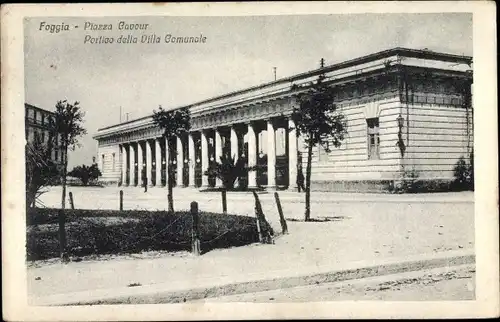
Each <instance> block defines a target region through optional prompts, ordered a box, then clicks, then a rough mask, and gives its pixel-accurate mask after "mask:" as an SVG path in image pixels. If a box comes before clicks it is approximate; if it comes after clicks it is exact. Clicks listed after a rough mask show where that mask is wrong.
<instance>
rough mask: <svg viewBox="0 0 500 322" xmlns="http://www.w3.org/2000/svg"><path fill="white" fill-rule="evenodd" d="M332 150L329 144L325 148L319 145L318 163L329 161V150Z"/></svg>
mask: <svg viewBox="0 0 500 322" xmlns="http://www.w3.org/2000/svg"><path fill="white" fill-rule="evenodd" d="M329 148H330V144H329V142H326V145H325V146H323V145H321V144H319V145H318V161H319V162H327V161H328V152H327V149H329Z"/></svg>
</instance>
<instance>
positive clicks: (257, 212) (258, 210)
mask: <svg viewBox="0 0 500 322" xmlns="http://www.w3.org/2000/svg"><path fill="white" fill-rule="evenodd" d="M252 192H253V196H254V198H255V218H256V220H257V233H258V234H259V242H260V243H262V242H263V240H264V239H263V238H262V230H261V229H260V216H261V213H262V207H261V204H260V201H259V196H257V193H256V192H255V191H252Z"/></svg>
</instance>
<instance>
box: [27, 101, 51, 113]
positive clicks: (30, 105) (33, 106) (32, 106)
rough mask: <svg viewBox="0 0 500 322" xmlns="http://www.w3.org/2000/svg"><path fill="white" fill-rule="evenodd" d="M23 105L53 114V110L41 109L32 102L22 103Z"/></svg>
mask: <svg viewBox="0 0 500 322" xmlns="http://www.w3.org/2000/svg"><path fill="white" fill-rule="evenodd" d="M24 107H29V108H33V109H35V110H39V111H43V112H45V113H48V114H54V112H53V111H49V110H46V109H43V108H41V107H38V106H35V105H33V104H29V103H24Z"/></svg>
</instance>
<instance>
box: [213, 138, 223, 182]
mask: <svg viewBox="0 0 500 322" xmlns="http://www.w3.org/2000/svg"><path fill="white" fill-rule="evenodd" d="M221 156H222V137H221V134H220V131H219V129H215V160H214V163H215V162H220V158H221ZM215 187H216V188H222V180H221V179H220V178H215Z"/></svg>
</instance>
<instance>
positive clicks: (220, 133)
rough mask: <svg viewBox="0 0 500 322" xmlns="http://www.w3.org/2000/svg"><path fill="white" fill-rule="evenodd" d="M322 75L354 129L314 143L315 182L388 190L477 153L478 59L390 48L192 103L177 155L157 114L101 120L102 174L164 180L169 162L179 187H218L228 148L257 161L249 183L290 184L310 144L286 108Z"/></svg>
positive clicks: (115, 180)
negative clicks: (213, 171) (214, 171)
mask: <svg viewBox="0 0 500 322" xmlns="http://www.w3.org/2000/svg"><path fill="white" fill-rule="evenodd" d="M319 75H324V76H325V81H326V82H328V84H329V85H330V86H332V87H334V88H335V92H336V93H337V98H336V102H337V106H338V108H339V109H340V111H341V112H342V113H344V114H345V115H346V117H347V121H348V135H347V137H346V139H345V141H344V142H343V144H342V146H341V147H340V148H333V149H331V151H330V152H327V151H326V150H325V149H324V148H322V147H315V149H314V155H313V165H312V167H313V172H312V189H313V190H325V191H329V190H337V191H345V190H353V189H354V190H357V191H360V190H365V191H366V190H369V191H373V190H380V189H386V188H387V187H389V186H390V185H391V184H394V182H397V181H400V180H401V179H402V178H403V176H405V175H407V174H408V173H409V172H411V173H413V174H417V175H418V177H419V179H421V180H432V181H449V180H452V179H453V167H454V165H455V163H456V162H457V160H458V159H459V158H460V157H461V156H464V157H466V158H467V157H468V156H469V154H470V153H471V152H472V142H473V129H472V125H473V119H472V115H473V114H472V104H471V102H472V100H471V92H472V57H467V56H461V55H453V54H445V53H437V52H433V51H428V50H414V49H405V48H394V49H390V50H386V51H382V52H378V53H374V54H371V55H367V56H364V57H360V58H356V59H352V60H348V61H345V62H342V63H338V64H334V65H329V66H324V67H322V68H319V69H315V70H311V71H308V72H304V73H301V74H297V75H294V76H291V77H287V78H283V79H278V80H276V81H273V82H269V83H266V84H262V85H258V86H254V87H251V88H247V89H244V90H240V91H235V92H230V93H227V94H225V95H221V96H218V97H214V98H210V99H207V100H204V101H201V102H197V103H193V104H191V105H188V106H187V107H188V108H189V109H190V112H191V118H192V122H191V132H190V133H189V135H187V136H186V137H178V138H177V139H176V143H175V151H174V153H171V155H167V152H166V149H165V139H164V138H162V137H161V133H162V132H161V130H160V129H159V128H158V127H157V126H155V124H154V123H153V120H152V116H151V115H149V116H146V117H142V118H139V119H135V120H132V121H128V122H123V123H120V124H116V125H112V126H108V127H104V128H101V129H99V130H98V132H97V134H96V135H95V136H94V138H95V139H96V140H97V141H98V158H99V160H98V162H99V167H100V169H101V171H102V173H103V176H102V180H103V181H104V182H106V183H109V184H119V185H124V186H136V185H138V183H139V185H140V183H141V182H142V181H141V180H142V178H141V176H142V174H143V173H146V177H147V182H148V184H149V185H150V186H164V185H165V182H166V175H167V174H166V164H167V163H170V164H173V165H174V167H175V168H176V182H177V185H178V186H190V187H208V186H219V185H221V182H219V181H218V180H211V178H208V177H207V176H204V175H203V173H204V170H205V169H207V167H208V165H209V163H210V162H212V161H213V160H214V159H215V160H218V159H219V157H220V156H221V155H222V151H223V149H227V150H228V151H230V152H231V154H232V155H234V156H236V157H244V158H246V159H247V164H248V165H249V166H253V165H261V169H262V170H261V171H260V173H259V170H256V171H251V172H249V174H248V178H247V185H248V187H255V186H265V187H267V188H271V189H273V188H276V187H277V186H279V187H285V188H289V189H294V188H296V176H297V170H298V168H299V167H300V166H302V167H303V168H304V169H305V161H306V155H305V151H306V150H305V147H304V145H303V143H302V141H301V138H300V137H297V135H296V131H295V130H294V124H293V121H292V120H291V118H290V115H291V112H292V109H293V106H294V105H295V104H297V100H296V97H297V95H298V94H299V93H302V92H304V91H307V90H308V87H309V86H310V83H311V82H312V81H315V80H316V79H317V78H318V76H319ZM153 108H154V107H153ZM262 160H264V162H262ZM143 168H145V171H139V170H138V169H143Z"/></svg>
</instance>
